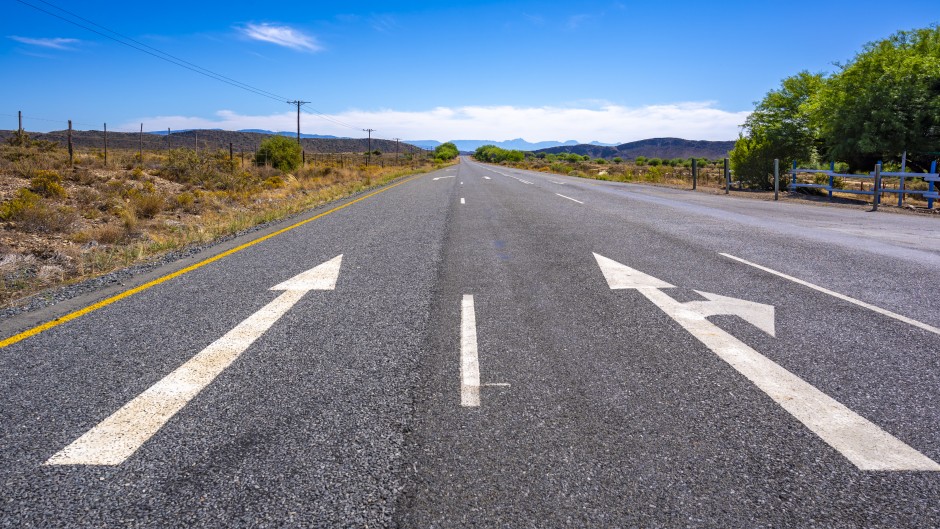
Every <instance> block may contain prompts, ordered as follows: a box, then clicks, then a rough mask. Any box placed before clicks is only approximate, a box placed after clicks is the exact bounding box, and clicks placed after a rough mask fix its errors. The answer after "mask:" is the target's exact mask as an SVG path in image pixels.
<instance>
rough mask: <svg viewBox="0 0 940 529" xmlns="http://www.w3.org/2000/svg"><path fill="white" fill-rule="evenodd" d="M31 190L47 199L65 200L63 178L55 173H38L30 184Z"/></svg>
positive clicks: (43, 171)
mask: <svg viewBox="0 0 940 529" xmlns="http://www.w3.org/2000/svg"><path fill="white" fill-rule="evenodd" d="M29 189H30V191H32V192H34V193H36V194H38V195H41V196H44V197H46V198H65V188H64V187H62V177H61V176H59V173H57V172H55V171H45V170H41V171H37V172H36V176H34V177H33V178H32V180H30V182H29Z"/></svg>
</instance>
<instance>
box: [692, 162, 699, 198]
mask: <svg viewBox="0 0 940 529" xmlns="http://www.w3.org/2000/svg"><path fill="white" fill-rule="evenodd" d="M697 185H698V160H696V159H695V158H692V191H695V187H696V186H697Z"/></svg>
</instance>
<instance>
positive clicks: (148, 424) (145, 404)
mask: <svg viewBox="0 0 940 529" xmlns="http://www.w3.org/2000/svg"><path fill="white" fill-rule="evenodd" d="M342 261H343V256H342V255H338V256H336V257H334V258H333V259H331V260H329V261H327V262H325V263H323V264H321V265H319V266H316V267H314V268H312V269H310V270H307V271H306V272H303V273H301V274H298V275H296V276H294V277H292V278H291V279H288V280H287V281H284V282H283V283H281V284H279V285H276V286H274V287H271V290H283V291H284V293H283V294H281V295H280V296H278V297H277V298H276V299H275V300H274V301H272V302H271V303H268V304H267V305H266V306H265V307H264V308H262V309H261V310H259V311H258V312H256V313H254V314H252V315H251V316H249V317H248V319H246V320H245V321H243V322H241V323H239V324H238V325H237V326H236V327H235V328H234V329H232V330H231V331H229V332H228V333H226V334H225V336H222V337H221V338H219V339H218V340H216V341H215V342H213V343H212V344H210V345H209V346H208V347H206V348H205V349H203V350H202V352H200V353H199V354H197V355H196V356H194V357H192V358H191V359H189V360H188V361H187V362H186V363H185V364H183V365H181V366H180V367H178V368H177V369H176V370H175V371H173V372H172V373H170V374H169V375H167V376H166V377H164V378H163V379H162V380H160V381H159V382H157V383H156V384H154V385H153V386H151V387H150V388H149V389H147V390H145V391H144V392H143V393H141V394H140V395H138V396H137V397H136V398H134V399H133V400H131V401H130V402H128V403H127V404H125V405H124V406H123V407H122V408H121V409H119V410H117V411H116V412H114V413H113V414H112V415H111V416H110V417H108V418H107V419H105V420H103V421H101V422H100V423H99V424H98V425H97V426H95V427H94V428H92V429H91V430H88V432H86V433H85V434H84V435H82V436H81V437H79V438H78V439H76V440H75V441H74V442H73V443H72V444H70V445H68V446H66V447H65V448H63V449H62V450H61V451H59V452H57V453H56V454H55V455H53V456H52V457H50V458H49V459H48V460H47V461H46V463H45V464H46V465H119V464H121V463H123V462H124V461H126V460H127V458H128V457H130V456H131V455H132V454H133V453H134V452H136V451H137V449H138V448H140V447H141V445H143V444H144V443H145V442H147V440H148V439H150V438H151V437H152V436H153V435H154V434H155V433H157V431H159V430H160V428H162V427H163V425H164V424H166V423H167V421H169V420H170V419H171V418H172V417H173V416H174V415H176V413H177V412H179V411H180V410H181V409H182V408H183V406H185V405H186V403H188V402H189V401H190V400H192V398H193V397H195V396H196V395H197V394H199V392H200V391H202V390H203V389H204V388H205V387H206V386H208V385H209V384H210V383H212V381H213V380H215V378H216V377H217V376H219V374H220V373H222V371H224V370H225V368H227V367H228V366H229V365H231V364H232V362H234V361H235V360H236V359H237V358H238V357H239V356H240V355H241V354H242V352H244V351H245V349H247V348H248V347H249V346H250V345H251V344H252V343H254V341H255V340H257V339H258V337H260V336H261V335H262V334H264V333H265V331H267V330H268V329H269V328H270V327H271V326H272V325H274V322H276V321H277V320H278V319H279V318H280V317H281V316H283V315H284V314H285V313H287V311H288V310H290V309H291V307H293V306H294V304H295V303H297V302H298V301H300V298H302V297H304V294H306V293H307V292H309V291H311V290H333V289H334V288H336V280H337V278H338V277H339V269H340V265H341V264H342Z"/></svg>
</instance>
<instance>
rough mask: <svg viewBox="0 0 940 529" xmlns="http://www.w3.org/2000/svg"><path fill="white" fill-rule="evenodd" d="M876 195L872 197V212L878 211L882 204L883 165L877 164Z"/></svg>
mask: <svg viewBox="0 0 940 529" xmlns="http://www.w3.org/2000/svg"><path fill="white" fill-rule="evenodd" d="M874 191H875V193H874V194H873V195H872V202H871V210H872V211H878V204H880V203H881V164H880V163H878V164H875V189H874Z"/></svg>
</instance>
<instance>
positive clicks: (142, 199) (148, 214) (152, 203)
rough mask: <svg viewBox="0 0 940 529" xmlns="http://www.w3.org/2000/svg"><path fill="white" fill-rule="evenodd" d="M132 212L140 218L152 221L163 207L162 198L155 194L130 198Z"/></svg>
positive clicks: (140, 194) (143, 194)
mask: <svg viewBox="0 0 940 529" xmlns="http://www.w3.org/2000/svg"><path fill="white" fill-rule="evenodd" d="M131 203H132V204H133V206H134V211H136V212H137V215H138V216H140V217H141V218H145V219H152V218H154V217H155V216H157V214H159V213H160V212H161V211H163V207H164V205H165V201H164V200H163V197H162V196H160V195H158V194H156V193H139V194H136V195H134V196H133V197H132V198H131Z"/></svg>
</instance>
